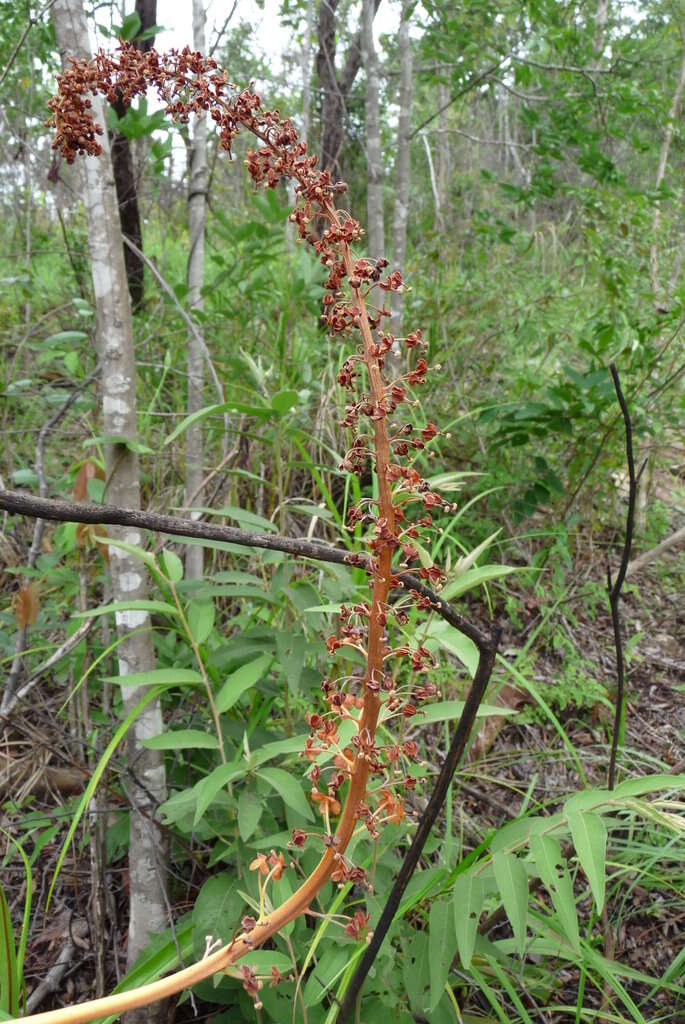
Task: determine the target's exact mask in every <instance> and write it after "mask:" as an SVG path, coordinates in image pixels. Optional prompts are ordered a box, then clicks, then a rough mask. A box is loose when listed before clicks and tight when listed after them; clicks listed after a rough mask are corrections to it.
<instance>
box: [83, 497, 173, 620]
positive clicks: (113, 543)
mask: <svg viewBox="0 0 685 1024" xmlns="http://www.w3.org/2000/svg"><path fill="white" fill-rule="evenodd" d="M92 482H93V481H92V480H89V481H88V483H89V484H90V483H92ZM95 539H96V540H97V541H99V543H100V544H108V545H109V547H111V548H120V549H121V550H122V551H126V552H127V554H129V555H133V557H134V558H139V559H140V560H141V562H145V564H146V565H149V566H150V568H151V569H156V568H157V559H156V558H155V556H154V554H153V553H152V551H145V550H143V548H139V547H138V546H137V544H128V543H127V542H126V541H125V540H114V539H113V538H112V537H96V538H95ZM169 607H171V605H170V606H169ZM174 614H176V609H174Z"/></svg>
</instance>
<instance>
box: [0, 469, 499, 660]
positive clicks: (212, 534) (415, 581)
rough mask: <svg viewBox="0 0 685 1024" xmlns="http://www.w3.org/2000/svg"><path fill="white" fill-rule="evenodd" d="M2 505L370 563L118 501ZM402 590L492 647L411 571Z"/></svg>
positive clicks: (22, 497) (27, 498) (296, 540)
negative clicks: (417, 595) (420, 597)
mask: <svg viewBox="0 0 685 1024" xmlns="http://www.w3.org/2000/svg"><path fill="white" fill-rule="evenodd" d="M0 509H4V510H5V511H7V512H12V513H14V514H16V515H22V516H29V517H33V518H36V517H41V518H43V519H50V520H53V521H56V522H61V523H92V524H94V525H96V526H99V525H102V526H104V525H109V526H133V527H135V528H137V529H140V530H152V531H153V532H155V533H168V534H170V535H171V536H174V537H198V538H200V539H201V540H218V541H226V542H228V543H230V544H238V545H239V546H240V547H248V548H262V549H264V550H267V551H283V552H284V553H285V554H288V555H295V556H297V557H300V558H312V559H314V560H316V561H319V562H332V563H334V564H336V565H354V566H358V567H359V568H361V569H366V568H367V567H368V564H369V562H368V558H367V557H366V555H362V554H356V553H353V552H350V551H346V550H344V549H343V548H336V547H333V545H332V544H324V542H323V541H318V540H305V539H304V538H301V537H283V536H281V535H280V534H277V533H252V531H251V530H240V529H238V528H237V527H235V526H219V525H217V524H215V523H205V522H202V521H201V520H193V519H181V518H180V517H179V516H167V515H162V514H161V513H159V512H143V511H139V510H138V509H132V508H116V507H115V506H114V505H89V504H85V503H84V504H80V503H79V502H74V501H57V500H56V499H54V498H36V497H34V496H33V495H29V494H19V493H18V492H17V491H6V490H2V489H0ZM396 589H400V590H404V591H406V590H417V591H418V592H419V593H420V594H422V595H423V596H424V597H427V598H428V599H429V600H430V602H431V605H432V607H433V609H434V610H435V611H436V612H437V614H438V615H440V616H441V618H443V619H445V621H446V622H449V624H450V625H451V626H454V628H455V629H458V630H460V632H462V633H464V635H465V636H468V637H469V638H470V639H471V640H473V642H474V643H475V644H476V646H477V647H478V648H479V650H482V649H484V648H486V647H488V646H489V643H490V642H489V640H488V638H487V637H486V635H485V634H484V633H482V632H481V631H480V629H478V627H477V626H474V625H473V623H472V622H469V620H468V619H465V618H464V616H463V615H460V614H459V612H458V611H456V610H455V609H454V608H453V607H452V605H451V604H449V603H448V602H447V601H445V600H443V598H441V597H440V595H439V594H436V593H435V591H434V590H431V588H430V587H427V586H426V585H425V584H424V583H422V582H421V580H420V579H419V578H418V576H415V575H414V574H413V573H412V572H405V573H403V574H402V585H401V587H400V588H396Z"/></svg>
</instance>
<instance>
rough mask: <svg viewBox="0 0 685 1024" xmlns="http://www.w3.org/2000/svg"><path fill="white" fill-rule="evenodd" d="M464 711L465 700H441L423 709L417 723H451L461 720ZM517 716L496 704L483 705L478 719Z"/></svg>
mask: <svg viewBox="0 0 685 1024" xmlns="http://www.w3.org/2000/svg"><path fill="white" fill-rule="evenodd" d="M463 710H464V701H463V700H441V701H438V703H437V704H429V705H428V707H427V708H422V709H421V712H422V713H421V714H420V716H419V715H417V718H416V721H417V723H420V724H422V725H427V724H428V723H430V722H450V721H452V719H455V718H459V716H460V715H461V713H462V711H463ZM517 714H518V711H513V710H512V709H511V708H502V707H499V706H498V705H495V704H481V706H480V707H479V708H478V713H477V715H476V718H488V717H489V716H491V715H492V716H494V717H500V718H501V717H503V716H504V717H506V716H511V715H517Z"/></svg>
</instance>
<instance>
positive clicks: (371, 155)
mask: <svg viewBox="0 0 685 1024" xmlns="http://www.w3.org/2000/svg"><path fill="white" fill-rule="evenodd" d="M375 13H376V9H375V3H374V0H363V4H362V60H363V62H364V70H365V72H366V107H365V109H366V116H365V122H366V219H367V230H368V239H369V242H368V247H367V248H368V253H369V256H371V257H372V258H373V259H378V258H379V257H381V256H383V255H384V254H385V231H384V227H383V156H382V153H381V128H380V112H379V98H378V91H379V90H378V56H377V54H376V47H375V44H374V41H373V19H374V15H375Z"/></svg>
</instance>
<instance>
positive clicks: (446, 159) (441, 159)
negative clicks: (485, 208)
mask: <svg viewBox="0 0 685 1024" xmlns="http://www.w3.org/2000/svg"><path fill="white" fill-rule="evenodd" d="M449 96H450V94H449V89H448V88H447V86H446V85H445V84H444V82H441V83H440V85H439V86H438V105H439V108H440V114H439V117H438V130H439V134H438V195H439V196H440V212H441V218H442V223H441V224H440V225H439V227H440V228H441V230H442V229H444V227H445V224H444V216H445V210H446V209H447V193H448V191H449V176H450V137H449V135H448V133H447V128H448V117H449V107H448V106H447V104H448V101H449Z"/></svg>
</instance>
